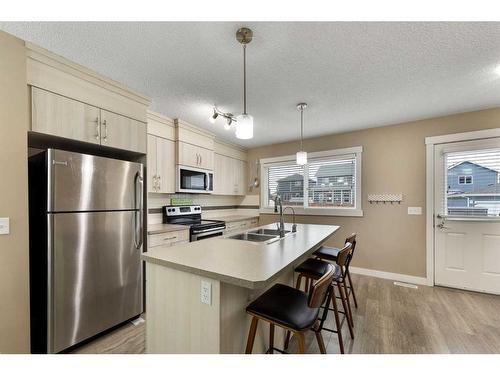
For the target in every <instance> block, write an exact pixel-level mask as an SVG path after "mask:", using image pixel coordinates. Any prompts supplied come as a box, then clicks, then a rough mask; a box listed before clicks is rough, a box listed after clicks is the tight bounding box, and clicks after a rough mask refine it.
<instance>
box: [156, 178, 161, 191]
mask: <svg viewBox="0 0 500 375" xmlns="http://www.w3.org/2000/svg"><path fill="white" fill-rule="evenodd" d="M157 178H158V190H161V176H160V175H158V177H157Z"/></svg>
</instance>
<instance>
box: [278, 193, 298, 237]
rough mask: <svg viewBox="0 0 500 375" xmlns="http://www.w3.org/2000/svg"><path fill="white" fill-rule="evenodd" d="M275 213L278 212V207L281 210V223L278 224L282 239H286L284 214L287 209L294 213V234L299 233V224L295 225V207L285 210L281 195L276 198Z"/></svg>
mask: <svg viewBox="0 0 500 375" xmlns="http://www.w3.org/2000/svg"><path fill="white" fill-rule="evenodd" d="M273 200H274V212H278V206H279V208H280V210H279V214H280V222H279V224H278V230H279V233H280V238H283V237H285V222H284V220H283V212H285V211H286V209H288V208H289V209H291V210H292V212H293V225H292V232H296V231H297V224H295V210H294V209H293V207H289V206H288V207H285V209H283V204H282V200H281V196H280V195H279V194H276V195H275V197H274V199H273Z"/></svg>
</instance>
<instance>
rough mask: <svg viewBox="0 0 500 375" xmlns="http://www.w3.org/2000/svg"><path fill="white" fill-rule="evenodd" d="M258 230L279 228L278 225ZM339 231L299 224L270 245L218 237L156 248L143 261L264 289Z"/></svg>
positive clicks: (331, 226) (144, 256)
mask: <svg viewBox="0 0 500 375" xmlns="http://www.w3.org/2000/svg"><path fill="white" fill-rule="evenodd" d="M258 228H270V229H275V228H276V224H269V225H264V226H261V227H258ZM258 228H253V229H251V230H250V231H253V230H256V229H258ZM285 229H286V230H291V225H290V224H285ZM338 229H339V227H338V226H336V225H318V224H297V232H296V233H289V234H287V235H286V236H285V238H283V239H281V240H279V241H276V242H273V243H270V244H265V243H260V242H249V241H241V240H235V239H230V238H226V237H214V238H210V239H206V240H201V241H196V242H190V243H186V244H180V245H176V246H173V247H161V246H160V247H155V248H152V249H149V250H148V252H146V253H143V254H142V259H143V260H145V261H146V262H151V263H155V264H158V265H161V266H165V267H169V268H173V269H177V270H180V271H184V272H189V273H193V274H196V275H200V276H205V277H209V278H212V279H215V280H220V281H222V282H225V283H229V284H233V285H237V286H240V287H244V288H249V289H260V288H263V287H265V286H266V285H268V284H269V283H270V282H271V281H272V280H273V279H274V278H275V277H277V276H278V275H279V274H280V273H281V272H282V271H284V270H286V269H287V268H288V267H289V266H290V265H295V264H297V263H298V262H299V261H302V260H303V259H305V258H306V257H307V256H308V255H310V254H311V253H312V252H314V251H315V250H316V249H317V248H318V247H320V246H321V245H322V244H323V243H324V242H325V241H326V240H327V239H328V238H329V237H330V236H332V235H333V234H334V233H335V232H336V231H337V230H338ZM247 231H248V230H247Z"/></svg>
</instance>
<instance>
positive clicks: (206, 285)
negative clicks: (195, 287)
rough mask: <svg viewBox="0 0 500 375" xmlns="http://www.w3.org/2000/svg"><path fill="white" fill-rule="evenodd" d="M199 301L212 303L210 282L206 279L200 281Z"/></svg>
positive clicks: (207, 303)
mask: <svg viewBox="0 0 500 375" xmlns="http://www.w3.org/2000/svg"><path fill="white" fill-rule="evenodd" d="M200 299H201V303H204V304H206V305H211V304H212V283H210V282H208V281H204V280H202V281H201V291H200Z"/></svg>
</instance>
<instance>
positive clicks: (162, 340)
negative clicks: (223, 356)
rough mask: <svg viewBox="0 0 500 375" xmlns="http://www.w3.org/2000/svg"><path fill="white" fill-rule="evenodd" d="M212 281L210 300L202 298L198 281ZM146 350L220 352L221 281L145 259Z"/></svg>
mask: <svg viewBox="0 0 500 375" xmlns="http://www.w3.org/2000/svg"><path fill="white" fill-rule="evenodd" d="M202 281H208V282H209V283H210V284H211V295H212V298H211V304H210V305H207V304H204V303H202V302H201V298H200V292H201V282H202ZM146 306H147V318H146V319H147V323H146V352H147V353H150V354H157V353H169V354H182V353H197V354H217V353H219V352H220V336H219V332H220V309H219V307H220V282H219V281H218V280H213V279H209V278H206V277H201V276H198V275H195V274H191V273H186V272H183V271H178V270H174V269H171V268H166V267H163V266H160V265H157V264H154V263H149V262H147V263H146Z"/></svg>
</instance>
